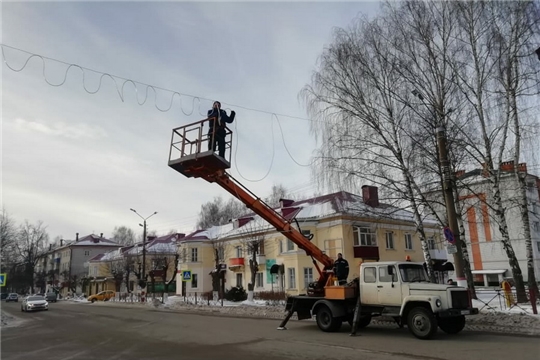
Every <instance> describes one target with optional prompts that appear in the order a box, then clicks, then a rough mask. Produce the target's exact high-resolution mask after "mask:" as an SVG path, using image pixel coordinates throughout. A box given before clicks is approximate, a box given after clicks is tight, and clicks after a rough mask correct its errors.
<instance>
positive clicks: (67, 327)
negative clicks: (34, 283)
mask: <svg viewBox="0 0 540 360" xmlns="http://www.w3.org/2000/svg"><path fill="white" fill-rule="evenodd" d="M2 311H3V312H6V313H8V314H9V315H13V316H16V317H17V318H18V319H20V324H19V325H18V326H8V327H5V328H2V330H1V346H2V354H1V355H2V356H1V357H2V359H3V360H19V359H21V360H23V359H24V360H26V359H40V360H53V359H54V360H70V359H74V360H87V359H88V360H94V359H95V360H98V359H99V360H113V359H115V360H122V359H129V360H133V359H137V360H139V359H145V360H146V359H148V360H154V359H155V360H158V359H189V360H191V359H205V360H210V359H220V360H224V359H234V360H248V359H249V360H252V359H257V360H278V359H310V360H319V359H320V360H322V359H324V360H328V359H339V360H349V359H350V360H352V359H354V360H358V359H362V360H401V359H404V360H411V359H420V360H463V359H467V360H485V359H506V358H508V359H511V358H519V359H520V360H538V350H539V346H538V338H533V337H524V336H508V335H494V334H482V333H475V332H466V331H464V332H462V333H461V334H459V335H457V336H451V335H446V334H444V333H440V334H439V336H438V337H437V339H436V340H429V341H425V340H418V339H416V338H414V337H412V335H411V334H410V333H409V332H408V331H407V329H398V328H397V327H396V328H387V327H376V326H370V327H368V328H366V329H364V330H363V331H362V333H361V336H358V337H350V336H349V335H348V332H349V327H348V326H345V325H344V326H343V328H342V330H341V332H339V333H323V332H321V331H319V330H318V328H317V327H316V325H315V324H314V323H312V322H311V323H310V322H297V321H290V322H289V325H288V328H289V330H286V331H278V330H276V327H277V325H278V322H277V321H276V320H261V319H247V318H232V317H224V316H211V315H197V314H189V313H178V312H172V311H166V310H156V309H153V308H151V307H142V306H138V307H133V306H132V307H124V306H119V305H115V304H97V303H96V304H78V303H72V302H58V303H53V304H50V310H49V311H43V312H39V313H21V312H20V303H18V304H16V303H9V304H5V303H2ZM517 354H519V355H517ZM516 356H517V357H516Z"/></svg>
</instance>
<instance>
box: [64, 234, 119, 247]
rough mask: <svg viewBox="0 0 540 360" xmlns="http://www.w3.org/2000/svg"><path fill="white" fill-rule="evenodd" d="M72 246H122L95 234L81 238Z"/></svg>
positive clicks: (71, 244)
mask: <svg viewBox="0 0 540 360" xmlns="http://www.w3.org/2000/svg"><path fill="white" fill-rule="evenodd" d="M69 245H70V246H98V245H99V246H117V247H118V246H120V245H119V244H118V243H115V242H114V241H112V240H109V239H106V238H104V237H100V236H97V235H94V234H90V235H87V236H84V237H82V238H80V239H79V240H78V241H73V242H71V243H70V244H69Z"/></svg>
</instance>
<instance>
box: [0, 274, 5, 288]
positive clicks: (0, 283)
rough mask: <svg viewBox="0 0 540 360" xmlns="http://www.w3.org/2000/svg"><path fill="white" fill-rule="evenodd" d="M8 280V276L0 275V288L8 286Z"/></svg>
mask: <svg viewBox="0 0 540 360" xmlns="http://www.w3.org/2000/svg"><path fill="white" fill-rule="evenodd" d="M6 279H7V275H6V274H0V286H6Z"/></svg>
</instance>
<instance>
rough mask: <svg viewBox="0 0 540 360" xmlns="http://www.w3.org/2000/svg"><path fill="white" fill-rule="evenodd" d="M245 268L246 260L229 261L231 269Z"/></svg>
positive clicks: (235, 259) (233, 259) (234, 259)
mask: <svg viewBox="0 0 540 360" xmlns="http://www.w3.org/2000/svg"><path fill="white" fill-rule="evenodd" d="M240 266H244V258H231V259H229V267H230V268H233V267H240Z"/></svg>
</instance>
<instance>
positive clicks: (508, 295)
mask: <svg viewBox="0 0 540 360" xmlns="http://www.w3.org/2000/svg"><path fill="white" fill-rule="evenodd" d="M476 296H477V299H476V301H478V302H479V303H480V305H479V306H478V310H479V311H482V310H489V311H497V312H499V311H503V312H524V313H528V314H536V313H537V310H536V305H540V299H536V297H535V296H534V294H532V292H531V291H527V297H528V298H527V299H528V303H518V302H517V293H516V290H515V289H512V290H511V291H509V292H505V291H504V289H501V288H494V289H476ZM531 298H532V301H531Z"/></svg>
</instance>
